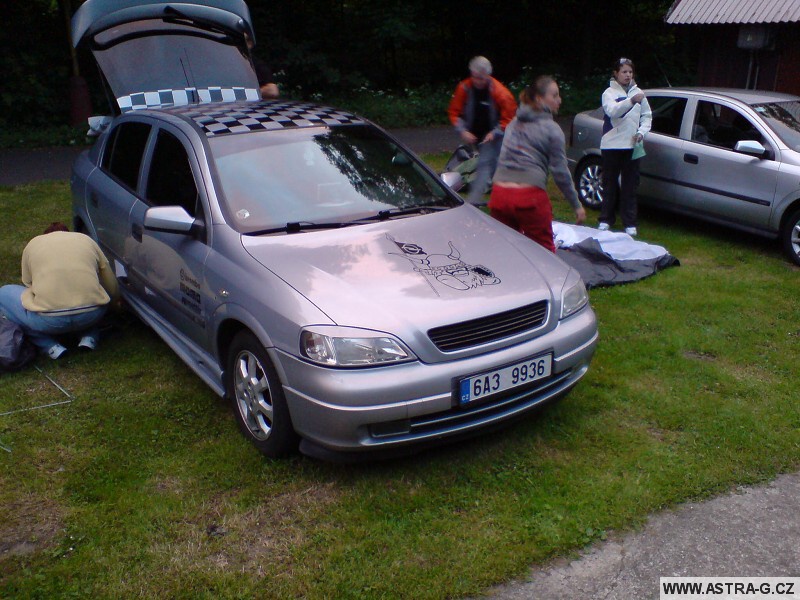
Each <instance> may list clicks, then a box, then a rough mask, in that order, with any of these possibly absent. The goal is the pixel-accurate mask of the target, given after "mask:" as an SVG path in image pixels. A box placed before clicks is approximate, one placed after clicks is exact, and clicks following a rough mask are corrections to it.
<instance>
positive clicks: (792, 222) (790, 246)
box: [781, 208, 800, 265]
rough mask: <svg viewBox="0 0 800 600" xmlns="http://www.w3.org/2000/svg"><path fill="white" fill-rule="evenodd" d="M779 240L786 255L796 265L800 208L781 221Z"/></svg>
mask: <svg viewBox="0 0 800 600" xmlns="http://www.w3.org/2000/svg"><path fill="white" fill-rule="evenodd" d="M781 242H782V243H783V251H784V252H786V256H788V257H789V259H790V260H791V261H792V262H794V263H795V264H796V265H800V208H798V209H795V211H794V212H792V214H790V215H789V218H788V219H786V220H785V221H784V222H783V227H782V228H781Z"/></svg>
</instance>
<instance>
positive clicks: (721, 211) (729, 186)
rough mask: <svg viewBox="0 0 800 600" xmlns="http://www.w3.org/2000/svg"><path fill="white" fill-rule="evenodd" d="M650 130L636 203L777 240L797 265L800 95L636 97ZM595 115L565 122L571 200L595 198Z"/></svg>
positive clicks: (690, 92)
mask: <svg viewBox="0 0 800 600" xmlns="http://www.w3.org/2000/svg"><path fill="white" fill-rule="evenodd" d="M645 93H646V95H647V100H648V102H649V103H650V107H651V108H652V110H653V126H652V130H651V132H650V134H648V136H647V138H646V140H645V150H646V152H647V155H646V156H645V157H644V158H642V159H641V160H642V164H641V166H640V177H641V179H640V184H639V191H638V195H639V197H640V199H641V200H642V201H643V202H644V203H652V204H653V205H655V206H658V207H659V208H665V209H668V210H672V211H675V212H679V213H683V214H687V215H690V216H693V217H698V218H701V219H705V220H708V221H712V222H715V223H720V224H724V225H728V226H731V227H735V228H738V229H741V230H745V231H750V232H753V233H757V234H761V235H766V236H769V237H773V238H780V240H781V243H782V245H783V248H784V250H785V252H786V255H787V256H788V257H789V258H790V259H791V260H793V261H794V262H795V263H797V264H800V97H797V96H791V95H788V94H780V93H776V92H762V91H754V90H735V89H712V88H663V89H652V90H646V91H645ZM602 119H603V109H602V108H598V109H595V110H592V111H587V112H583V113H580V114H579V115H577V116H576V117H575V120H574V122H573V126H572V132H571V135H570V144H571V147H570V148H569V150H568V153H567V154H568V159H569V164H570V168H571V169H572V172H573V174H574V178H575V186H576V188H577V189H578V195H579V196H580V199H581V201H582V202H583V204H584V205H586V206H587V207H594V208H597V207H599V206H600V203H601V201H602V172H601V170H602V163H601V160H600V138H601V137H602V133H603V121H602Z"/></svg>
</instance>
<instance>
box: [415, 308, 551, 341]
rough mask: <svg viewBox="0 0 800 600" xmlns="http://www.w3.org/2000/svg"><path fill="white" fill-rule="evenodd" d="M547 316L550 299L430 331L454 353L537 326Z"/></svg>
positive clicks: (541, 323)
mask: <svg viewBox="0 0 800 600" xmlns="http://www.w3.org/2000/svg"><path fill="white" fill-rule="evenodd" d="M546 319H547V300H542V301H540V302H536V303H535V304H529V305H527V306H523V307H521V308H515V309H514V310H508V311H506V312H502V313H498V314H496V315H491V316H489V317H481V318H480V319H473V320H471V321H464V322H462V323H456V324H455V325H445V326H444V327H436V328H434V329H431V330H429V331H428V337H430V338H431V341H432V342H433V343H434V344H436V347H437V348H439V350H441V351H442V352H452V351H454V350H461V349H463V348H470V347H471V346H478V345H480V344H486V343H488V342H493V341H495V340H500V339H502V338H505V337H509V336H511V335H515V334H517V333H522V332H523V331H529V330H531V329H536V328H537V327H540V326H541V325H543V324H544V322H545V320H546Z"/></svg>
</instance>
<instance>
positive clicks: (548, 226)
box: [489, 184, 556, 252]
mask: <svg viewBox="0 0 800 600" xmlns="http://www.w3.org/2000/svg"><path fill="white" fill-rule="evenodd" d="M489 211H490V214H491V215H492V216H493V217H494V218H495V219H497V220H498V221H500V222H501V223H504V224H505V225H508V226H509V227H511V228H512V229H516V230H517V231H519V232H520V233H522V234H523V235H525V236H527V237H529V238H531V239H532V240H533V241H534V242H538V243H539V244H540V245H542V246H544V247H545V248H547V249H548V250H550V252H555V251H556V246H555V244H554V243H553V205H552V204H550V198H549V196H548V195H547V192H546V191H545V190H543V189H541V188H538V187H533V186H530V187H519V188H518V187H504V186H502V185H497V184H495V185H494V186H492V195H491V196H490V198H489Z"/></svg>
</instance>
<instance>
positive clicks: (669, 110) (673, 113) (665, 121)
mask: <svg viewBox="0 0 800 600" xmlns="http://www.w3.org/2000/svg"><path fill="white" fill-rule="evenodd" d="M647 102H648V103H649V104H650V108H651V110H652V111H653V124H652V126H651V129H650V130H651V131H655V132H656V133H661V134H664V135H671V136H673V137H678V135H680V132H681V123H682V122H683V113H684V111H685V110H686V98H669V97H665V96H648V97H647Z"/></svg>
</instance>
